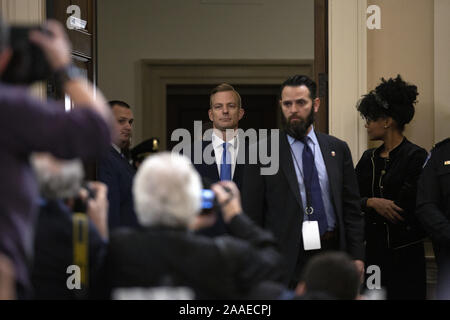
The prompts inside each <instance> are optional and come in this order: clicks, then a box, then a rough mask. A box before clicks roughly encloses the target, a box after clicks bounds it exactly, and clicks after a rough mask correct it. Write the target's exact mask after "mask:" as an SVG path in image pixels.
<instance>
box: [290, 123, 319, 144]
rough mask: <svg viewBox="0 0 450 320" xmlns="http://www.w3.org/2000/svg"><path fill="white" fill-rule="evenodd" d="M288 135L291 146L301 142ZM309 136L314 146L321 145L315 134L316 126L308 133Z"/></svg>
mask: <svg viewBox="0 0 450 320" xmlns="http://www.w3.org/2000/svg"><path fill="white" fill-rule="evenodd" d="M286 135H287V138H288V141H289V144H290V145H293V144H294V143H295V142H296V141H299V140H297V139H295V138H293V137H291V136H290V135H288V134H286ZM307 136H308V137H309V138H310V139H311V141H312V143H313V144H314V145H316V144H318V143H319V140H317V136H316V133H315V132H314V125H312V128H311V131H310V132H309V133H308V135H307Z"/></svg>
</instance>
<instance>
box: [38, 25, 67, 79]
mask: <svg viewBox="0 0 450 320" xmlns="http://www.w3.org/2000/svg"><path fill="white" fill-rule="evenodd" d="M44 29H45V30H46V32H43V31H39V30H32V31H31V32H30V40H31V41H32V42H34V43H35V44H36V45H38V46H39V47H40V48H42V50H43V51H44V53H45V55H46V56H47V60H48V62H49V63H50V66H51V67H52V69H53V70H54V71H56V70H59V69H61V68H64V67H65V66H67V65H69V64H70V63H71V62H72V57H71V54H70V52H71V46H70V42H69V39H68V37H67V34H66V32H65V31H64V29H63V27H62V25H61V24H60V23H59V22H57V21H55V20H49V21H48V22H47V23H46V24H45V25H44Z"/></svg>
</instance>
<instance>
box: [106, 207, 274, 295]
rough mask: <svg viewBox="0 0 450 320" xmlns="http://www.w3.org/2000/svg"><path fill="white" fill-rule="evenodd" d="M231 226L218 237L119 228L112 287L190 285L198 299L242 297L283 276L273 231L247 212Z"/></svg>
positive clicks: (113, 244)
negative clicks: (226, 232) (251, 217)
mask: <svg viewBox="0 0 450 320" xmlns="http://www.w3.org/2000/svg"><path fill="white" fill-rule="evenodd" d="M228 227H229V230H230V234H231V235H226V236H220V237H217V238H214V239H211V238H208V237H205V236H200V235H196V234H193V233H191V232H189V231H187V230H185V229H177V228H169V227H157V226H155V227H148V228H143V229H142V230H134V231H132V230H117V231H116V232H115V233H113V234H112V236H111V238H110V247H109V253H108V260H107V261H108V262H107V263H108V268H109V272H108V276H109V279H110V284H111V288H124V287H125V288H127V287H144V288H149V287H161V286H170V287H188V288H191V289H193V290H194V292H195V298H196V299H237V298H243V297H245V295H246V294H247V293H248V292H249V290H250V289H251V288H253V287H254V286H255V285H257V284H259V283H260V282H261V281H263V280H277V279H279V278H280V277H281V275H280V267H279V266H280V260H281V258H280V255H279V253H278V252H277V250H276V247H275V241H274V239H273V237H272V236H271V235H270V233H268V232H266V231H264V230H262V229H260V228H258V227H257V226H256V225H254V224H253V223H252V222H251V221H250V219H248V218H247V217H246V216H245V215H243V214H241V215H238V216H235V217H234V218H233V219H232V220H231V222H230V223H229V226H228Z"/></svg>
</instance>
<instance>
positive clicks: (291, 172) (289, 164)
mask: <svg viewBox="0 0 450 320" xmlns="http://www.w3.org/2000/svg"><path fill="white" fill-rule="evenodd" d="M280 166H281V168H282V170H283V172H284V175H285V176H286V179H287V181H288V184H289V187H290V188H291V191H292V192H293V193H294V196H295V199H296V200H297V202H298V204H299V206H300V208H303V204H302V198H301V196H300V190H299V187H298V180H297V174H296V173H295V168H294V161H293V160H292V154H291V151H290V146H289V141H288V139H287V136H286V134H285V133H284V132H280Z"/></svg>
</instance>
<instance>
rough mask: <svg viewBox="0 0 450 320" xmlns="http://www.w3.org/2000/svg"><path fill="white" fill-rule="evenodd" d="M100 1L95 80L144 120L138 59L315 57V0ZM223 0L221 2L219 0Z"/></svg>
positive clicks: (139, 124)
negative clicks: (210, 0) (228, 0)
mask: <svg viewBox="0 0 450 320" xmlns="http://www.w3.org/2000/svg"><path fill="white" fill-rule="evenodd" d="M204 2H206V1H200V0H130V1H123V0H98V75H99V78H98V83H99V87H100V89H101V90H102V91H103V92H104V93H105V95H106V96H107V98H109V99H123V100H125V101H127V102H129V103H130V104H131V105H132V107H133V110H134V111H135V116H136V130H135V131H136V132H135V139H134V141H135V142H139V141H140V140H141V136H142V126H143V122H144V121H143V119H142V118H141V116H140V115H141V114H142V110H141V106H140V105H139V104H140V99H139V95H140V94H141V93H140V92H137V89H136V88H137V87H138V86H137V83H138V81H139V76H140V72H139V70H138V69H137V68H138V67H139V66H138V62H140V61H142V60H143V59H182V60H188V59H259V60H261V59H271V60H272V59H273V60H282V59H291V60H292V59H313V58H314V15H313V13H314V0H277V1H274V0H259V1H234V2H244V3H245V2H247V3H255V4H253V5H248V4H247V5H231V4H204ZM222 2H223V1H222Z"/></svg>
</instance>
